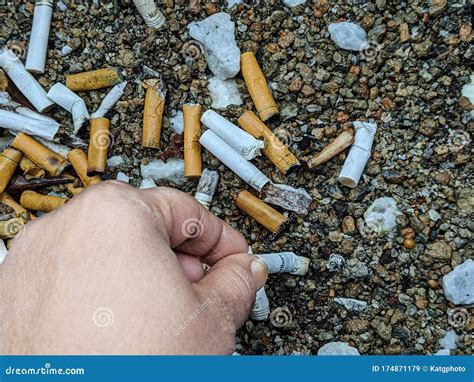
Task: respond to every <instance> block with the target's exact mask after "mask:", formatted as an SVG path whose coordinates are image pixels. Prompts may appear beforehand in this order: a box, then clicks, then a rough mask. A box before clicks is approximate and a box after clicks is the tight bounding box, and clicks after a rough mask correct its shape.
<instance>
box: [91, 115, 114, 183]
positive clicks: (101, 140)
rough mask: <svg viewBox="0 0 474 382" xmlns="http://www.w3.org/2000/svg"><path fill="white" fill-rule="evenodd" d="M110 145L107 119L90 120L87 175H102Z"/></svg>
mask: <svg viewBox="0 0 474 382" xmlns="http://www.w3.org/2000/svg"><path fill="white" fill-rule="evenodd" d="M109 144H110V122H109V120H108V119H107V118H94V119H91V131H90V140H89V151H88V153H87V175H95V174H103V173H104V172H105V171H106V169H107V149H108V147H109Z"/></svg>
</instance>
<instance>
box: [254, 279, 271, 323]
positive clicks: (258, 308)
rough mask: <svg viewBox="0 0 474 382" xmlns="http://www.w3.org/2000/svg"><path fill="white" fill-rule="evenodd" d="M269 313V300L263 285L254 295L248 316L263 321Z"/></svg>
mask: <svg viewBox="0 0 474 382" xmlns="http://www.w3.org/2000/svg"><path fill="white" fill-rule="evenodd" d="M269 315H270V301H268V297H267V294H266V292H265V287H262V288H260V289H259V290H258V291H257V295H256V296H255V305H254V307H253V309H252V311H251V312H250V318H251V319H252V320H256V321H264V320H266V319H267V318H268V316H269Z"/></svg>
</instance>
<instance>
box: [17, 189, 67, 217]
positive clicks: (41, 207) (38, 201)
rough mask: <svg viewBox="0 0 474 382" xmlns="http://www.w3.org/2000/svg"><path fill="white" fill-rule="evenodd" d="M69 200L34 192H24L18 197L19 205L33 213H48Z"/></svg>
mask: <svg viewBox="0 0 474 382" xmlns="http://www.w3.org/2000/svg"><path fill="white" fill-rule="evenodd" d="M68 200H69V199H68V198H63V197H62V196H51V195H43V194H40V193H38V192H36V191H30V190H28V191H24V192H23V193H22V194H21V197H20V204H21V205H22V206H23V207H25V208H27V209H29V210H34V211H43V212H50V211H54V210H56V209H58V208H59V207H61V206H62V205H63V204H65V203H66V202H67V201H68Z"/></svg>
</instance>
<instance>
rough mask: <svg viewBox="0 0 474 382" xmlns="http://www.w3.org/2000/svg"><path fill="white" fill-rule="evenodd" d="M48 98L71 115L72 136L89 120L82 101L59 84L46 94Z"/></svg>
mask: <svg viewBox="0 0 474 382" xmlns="http://www.w3.org/2000/svg"><path fill="white" fill-rule="evenodd" d="M48 98H49V99H50V100H52V101H54V102H56V103H57V104H58V105H59V106H61V107H62V108H63V109H65V110H67V111H68V112H70V113H71V114H72V121H73V124H74V134H77V133H78V131H79V130H80V129H81V127H82V126H84V124H85V123H86V122H87V121H88V120H89V119H90V115H89V112H88V111H87V106H86V103H85V102H84V100H83V99H82V98H81V97H79V96H78V95H77V94H76V93H74V92H73V91H72V90H69V89H68V88H67V87H66V86H64V85H63V84H61V83H57V84H56V85H54V86H53V87H52V88H51V89H49V92H48Z"/></svg>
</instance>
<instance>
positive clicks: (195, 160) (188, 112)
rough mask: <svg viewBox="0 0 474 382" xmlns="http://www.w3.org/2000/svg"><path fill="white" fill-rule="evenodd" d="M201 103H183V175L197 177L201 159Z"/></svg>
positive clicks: (200, 167) (200, 171)
mask: <svg viewBox="0 0 474 382" xmlns="http://www.w3.org/2000/svg"><path fill="white" fill-rule="evenodd" d="M201 113H202V107H201V105H184V106H183V114H184V176H190V177H199V176H201V173H202V161H201V144H200V143H199V138H200V137H201Z"/></svg>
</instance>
